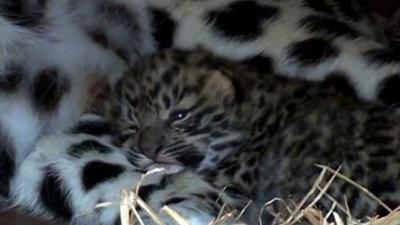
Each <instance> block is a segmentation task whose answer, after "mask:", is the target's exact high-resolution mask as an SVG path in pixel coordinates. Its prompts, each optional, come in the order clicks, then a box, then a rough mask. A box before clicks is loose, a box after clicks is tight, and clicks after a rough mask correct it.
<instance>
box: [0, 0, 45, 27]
mask: <svg viewBox="0 0 400 225" xmlns="http://www.w3.org/2000/svg"><path fill="white" fill-rule="evenodd" d="M46 4H47V0H38V1H37V2H36V4H35V5H33V4H32V5H28V4H27V1H25V0H2V1H1V2H0V14H1V16H4V17H5V18H7V19H8V20H9V21H11V22H12V23H13V24H15V25H17V26H24V27H37V26H39V25H40V24H42V23H43V18H44V15H45V7H46Z"/></svg>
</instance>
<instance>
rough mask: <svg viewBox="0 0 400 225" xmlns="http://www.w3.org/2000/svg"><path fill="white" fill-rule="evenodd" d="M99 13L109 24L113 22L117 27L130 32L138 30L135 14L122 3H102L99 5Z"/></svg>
mask: <svg viewBox="0 0 400 225" xmlns="http://www.w3.org/2000/svg"><path fill="white" fill-rule="evenodd" d="M99 11H100V13H101V14H103V15H104V17H105V18H106V19H107V21H109V22H113V23H114V24H115V25H117V26H124V27H125V28H126V29H128V30H129V31H131V32H136V31H138V29H139V26H138V24H137V20H136V17H135V14H134V13H132V12H131V11H129V9H128V8H127V7H126V6H125V5H124V4H122V3H116V2H111V1H102V3H101V4H100V5H99Z"/></svg>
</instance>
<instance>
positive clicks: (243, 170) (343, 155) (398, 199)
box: [114, 50, 400, 223]
mask: <svg viewBox="0 0 400 225" xmlns="http://www.w3.org/2000/svg"><path fill="white" fill-rule="evenodd" d="M167 78H168V79H167ZM165 81H167V83H168V84H165ZM333 81H335V80H333ZM162 82H164V83H163V84H160V83H162ZM121 83H122V85H121V86H118V89H117V90H118V97H117V99H119V100H120V101H117V102H116V103H114V104H116V105H118V104H120V105H119V110H118V113H116V114H115V115H117V117H115V118H117V122H118V124H119V129H121V130H120V131H121V132H122V133H123V134H129V136H127V137H126V139H124V140H125V142H122V143H123V144H122V145H123V146H124V147H127V148H129V147H136V146H138V147H139V150H140V151H141V152H143V153H144V154H145V155H147V156H149V157H150V158H151V159H152V160H153V161H154V162H157V161H158V160H160V161H163V160H165V161H167V162H169V163H174V164H177V165H182V164H183V165H185V162H184V161H182V160H184V158H180V157H181V156H180V154H182V155H184V156H185V155H189V154H191V151H196V153H197V154H199V155H201V156H203V158H201V157H200V158H199V159H197V162H196V163H195V164H194V163H193V162H192V161H191V159H189V161H188V162H190V163H188V164H190V166H192V167H193V166H196V165H199V166H197V167H195V168H194V169H195V171H197V172H198V173H200V174H204V175H205V176H206V177H207V179H208V180H209V181H210V182H211V183H213V184H214V185H217V186H219V187H224V186H227V185H234V186H239V187H240V188H241V189H242V190H245V191H246V193H247V194H248V195H249V196H252V198H253V200H255V201H256V202H258V203H261V205H262V204H264V203H265V202H267V201H269V200H271V199H273V198H276V197H278V198H281V199H291V200H293V201H295V202H298V201H300V200H301V199H302V197H303V196H304V195H305V194H306V192H307V191H308V190H309V188H311V185H312V183H313V182H312V181H313V179H315V178H316V177H317V176H318V174H319V170H318V169H317V168H316V167H315V165H316V164H322V165H327V166H329V167H331V168H335V169H336V168H341V171H340V172H341V173H343V174H345V175H346V176H348V177H351V178H352V179H354V180H356V181H357V182H358V183H359V184H361V185H363V186H365V187H366V188H368V189H370V190H371V191H372V192H373V193H374V194H376V195H378V196H380V197H381V198H382V199H383V200H384V201H387V202H389V203H392V206H395V207H396V206H397V205H396V204H399V203H400V195H399V191H398V188H397V187H398V186H399V184H398V182H397V180H398V177H399V176H400V175H399V173H398V170H397V169H396V168H398V167H399V164H398V162H397V159H398V157H399V151H398V148H399V143H400V142H399V137H400V136H399V132H400V117H399V115H398V112H397V111H396V110H394V109H391V108H387V107H384V106H382V105H380V104H370V103H366V102H364V101H361V100H359V99H357V98H356V97H354V95H353V94H351V93H350V94H349V92H347V91H342V90H341V89H338V88H337V87H336V86H335V84H336V83H335V82H332V83H329V82H325V83H310V82H307V81H302V80H296V79H287V78H282V77H280V76H276V75H274V74H265V73H258V70H254V69H252V68H248V67H245V68H241V67H240V66H238V65H235V63H234V62H230V61H226V60H224V59H221V58H216V57H213V56H212V55H211V54H208V53H204V52H203V51H201V50H197V51H194V52H186V51H163V52H162V53H159V54H156V55H154V56H153V57H149V58H148V59H147V60H145V62H144V63H142V64H140V66H139V67H138V68H136V69H133V70H132V71H131V72H130V73H127V74H126V75H125V77H124V79H123V80H122V82H121ZM154 90H157V91H154ZM173 90H179V91H178V92H177V93H178V94H177V95H175V97H174V95H173ZM181 90H187V91H186V92H183V93H185V95H184V96H181V95H180V94H179V93H182V92H180V91H181ZM152 93H153V95H152ZM154 93H155V94H154ZM164 96H167V97H168V98H169V101H168V102H169V104H165V100H164ZM136 98H139V99H140V100H138V101H136V100H135V99H136ZM199 99H201V101H199ZM181 112H185V114H184V116H180V113H181ZM199 112H202V113H199ZM221 114H223V116H221V117H219V115H221ZM115 118H114V119H115ZM216 118H218V119H216ZM153 127H156V129H157V132H155V133H146V132H147V131H148V130H152V129H153ZM203 127H207V132H204V133H201V132H198V130H199V128H200V130H203V129H201V128H203ZM161 128H162V129H161ZM143 133H146V134H143ZM199 133H200V134H201V137H203V138H204V139H205V140H207V142H205V141H203V142H202V143H201V144H199V143H198V142H200V141H198V142H196V141H192V142H191V143H190V142H189V141H191V140H196V139H197V135H198V134H199ZM160 134H161V135H162V138H160V137H158V135H160ZM142 135H146V139H149V140H157V142H155V143H157V145H156V146H154V148H153V149H151V148H141V144H140V142H141V140H140V139H141V138H142ZM148 135H156V136H157V137H151V136H148ZM171 136H172V137H173V138H172V137H171ZM169 138H171V139H172V140H174V141H175V142H172V144H174V145H176V146H180V144H181V143H182V142H183V143H189V144H191V145H192V146H194V148H193V149H188V150H186V149H184V150H180V151H176V154H167V153H169V152H170V151H169V149H171V148H172V149H174V148H173V147H172V146H171V145H170V144H169V143H171V142H169V141H170V139H169ZM199 140H201V139H199ZM201 141H202V140H201ZM152 143H154V142H152ZM216 146H218V147H216ZM152 147H153V146H152ZM224 151H226V152H227V153H226V152H224ZM330 193H331V195H332V196H333V197H335V198H336V199H341V197H342V195H343V194H345V195H347V197H348V198H349V199H350V200H349V204H350V207H351V212H352V214H353V215H358V216H365V215H373V214H374V213H376V212H379V213H382V211H376V210H379V207H378V206H379V205H378V203H377V202H376V201H374V200H372V199H370V198H369V197H367V196H366V195H363V194H362V193H360V191H359V190H358V189H356V188H354V187H352V186H351V185H348V184H347V185H346V184H345V183H343V182H341V181H337V182H335V183H334V184H333V185H332V186H331V192H330ZM328 203H329V201H325V200H323V201H322V202H321V207H327V208H326V209H327V210H328V209H329V207H330V205H329V204H328ZM255 214H257V213H255ZM257 215H258V214H257ZM381 215H382V214H381ZM256 218H257V216H254V215H253V217H251V218H250V220H254V219H256ZM255 222H256V221H253V223H255Z"/></svg>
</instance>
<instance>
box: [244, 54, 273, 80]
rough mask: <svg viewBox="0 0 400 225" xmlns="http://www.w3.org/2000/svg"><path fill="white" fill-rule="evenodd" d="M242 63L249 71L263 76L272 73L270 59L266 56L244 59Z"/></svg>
mask: <svg viewBox="0 0 400 225" xmlns="http://www.w3.org/2000/svg"><path fill="white" fill-rule="evenodd" d="M242 63H244V64H245V65H246V66H248V67H249V69H253V70H256V71H257V72H260V73H261V74H263V75H266V74H268V73H271V72H272V71H273V67H272V65H273V64H272V59H271V58H270V57H268V56H264V55H257V56H254V57H250V58H247V59H244V60H243V61H242Z"/></svg>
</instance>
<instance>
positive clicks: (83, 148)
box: [68, 140, 112, 158]
mask: <svg viewBox="0 0 400 225" xmlns="http://www.w3.org/2000/svg"><path fill="white" fill-rule="evenodd" d="M86 152H97V153H100V154H107V153H111V152H112V151H111V149H110V148H109V147H107V146H105V145H103V144H101V143H100V142H98V141H96V140H86V141H82V142H81V143H78V144H74V145H72V146H70V147H69V149H68V154H69V155H71V156H73V157H77V158H79V157H81V156H82V155H83V154H85V153H86Z"/></svg>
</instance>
